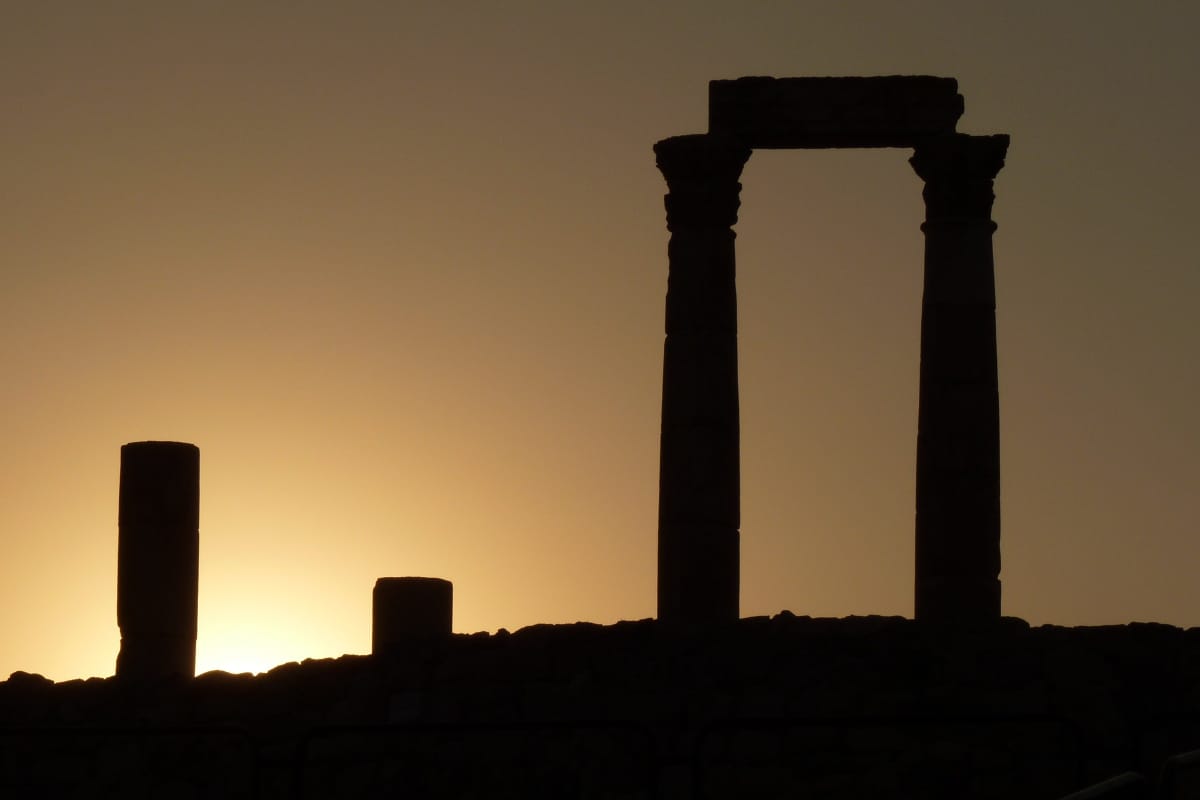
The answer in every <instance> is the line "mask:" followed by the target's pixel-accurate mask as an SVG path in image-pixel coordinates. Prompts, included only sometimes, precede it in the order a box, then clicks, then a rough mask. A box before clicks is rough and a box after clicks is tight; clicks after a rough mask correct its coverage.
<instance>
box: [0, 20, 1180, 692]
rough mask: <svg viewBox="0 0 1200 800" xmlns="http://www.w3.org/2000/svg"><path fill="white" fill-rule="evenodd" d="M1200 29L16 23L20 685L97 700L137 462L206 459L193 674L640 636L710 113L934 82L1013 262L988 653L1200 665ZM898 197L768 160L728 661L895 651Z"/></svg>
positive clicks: (901, 454) (911, 344)
mask: <svg viewBox="0 0 1200 800" xmlns="http://www.w3.org/2000/svg"><path fill="white" fill-rule="evenodd" d="M1197 30H1200V4H1196V3H1194V2H1186V1H1180V2H1168V1H1165V0H1164V2H1157V3H1152V4H1143V3H1134V2H1125V3H1112V2H1103V3H1102V2H1046V1H1045V0H1039V2H1003V3H975V2H961V1H960V0H956V1H955V2H938V3H932V2H908V3H895V2H890V1H886V2H872V3H863V2H836V3H835V2H824V3H817V2H744V0H743V1H742V2H690V3H684V2H645V0H638V2H624V1H623V0H621V1H617V2H613V1H611V0H610V2H604V3H588V4H584V3H575V2H521V1H519V0H505V1H504V2H474V3H461V2H451V1H445V2H436V3H434V2H430V3H413V2H403V0H395V1H394V2H382V1H380V2H356V1H353V0H351V1H344V2H336V3H335V2H332V0H328V1H327V2H283V1H282V0H280V1H279V2H262V1H260V0H246V1H243V2H199V1H198V0H197V2H190V1H188V0H176V1H172V2H161V0H157V1H156V2H136V3H135V2H120V1H119V0H115V1H114V2H104V3H101V2H93V1H92V0H76V1H74V2H70V1H67V0H63V1H62V2H58V1H56V0H46V2H8V3H5V4H4V6H3V10H2V13H0V96H2V97H3V107H4V116H3V125H2V126H0V147H2V152H0V276H2V278H3V291H2V293H0V364H2V365H3V370H4V373H3V381H2V382H0V387H2V388H0V420H2V422H0V426H3V427H2V431H0V433H2V437H3V442H4V446H3V448H2V449H0V537H3V538H2V541H3V544H4V550H3V554H2V556H0V679H3V678H4V677H6V676H7V675H8V674H9V673H10V672H12V671H14V670H18V669H20V670H26V671H31V672H40V673H42V674H44V675H47V676H48V677H50V678H53V679H55V680H65V679H69V678H75V677H86V676H93V675H96V676H106V675H111V674H112V672H113V665H114V659H115V657H116V654H117V647H118V629H117V623H116V555H117V480H118V467H119V450H120V446H121V445H122V444H123V443H125V442H130V441H138V440H144V439H169V440H179V441H187V442H193V443H195V444H196V445H198V446H199V447H200V451H201V520H200V525H201V529H200V541H201V544H200V553H201V564H200V599H199V607H200V618H199V640H198V653H197V662H198V663H197V670H198V671H200V672H203V671H205V670H208V669H214V668H223V669H228V670H231V671H241V670H255V671H257V670H262V669H267V668H269V667H271V666H273V665H275V664H277V663H280V662H284V661H290V660H299V659H303V658H307V657H314V658H321V657H329V656H338V655H341V654H343V653H365V652H369V650H370V596H371V587H372V585H373V583H374V581H375V579H376V578H377V577H380V576H388V575H424V576H433V577H442V578H447V579H449V580H451V581H453V582H454V592H455V596H454V600H455V608H454V614H455V621H454V627H455V630H456V631H461V632H471V631H479V630H496V629H498V628H501V627H504V628H508V629H510V630H513V629H516V628H519V627H522V626H525V625H530V624H533V623H538V622H573V621H576V620H588V621H593V622H600V623H611V622H615V621H617V620H620V619H639V618H644V617H649V616H653V615H654V613H655V572H656V568H655V558H656V513H657V480H658V425H659V403H660V396H661V395H660V392H661V369H662V340H663V297H664V292H665V290H666V275H667V260H666V245H667V232H666V229H665V219H664V213H663V205H662V196H663V193H664V192H665V183H664V181H663V179H662V176H661V175H660V174H659V172H658V171H657V170H656V169H655V166H654V155H653V153H652V151H651V147H652V146H653V144H654V142H655V141H656V140H658V139H661V138H664V137H667V136H672V135H676V134H683V133H697V132H702V131H704V130H705V129H706V127H707V89H708V81H709V80H711V79H714V78H736V77H739V76H742V75H776V76H799V75H885V74H930V75H943V76H950V77H955V78H957V79H958V81H959V90H960V92H961V93H962V94H963V95H964V96H965V98H966V109H967V110H966V113H965V115H964V116H963V118H962V120H961V122H960V124H959V130H961V131H965V132H968V133H1008V134H1011V136H1012V144H1011V146H1010V148H1009V153H1008V161H1007V166H1006V167H1005V168H1004V169H1003V170H1002V171H1001V172H1000V175H999V177H998V179H997V181H996V194H997V200H996V204H995V208H994V218H995V219H996V221H997V223H998V224H999V230H998V231H997V233H996V236H995V255H996V281H997V295H998V310H997V325H998V333H999V357H1000V400H1001V428H1002V456H1001V458H1002V466H1003V473H1002V474H1003V479H1002V509H1003V517H1002V529H1003V533H1002V553H1003V571H1002V574H1001V580H1002V581H1003V608H1004V613H1005V614H1009V615H1014V616H1020V617H1023V618H1025V619H1027V620H1029V621H1030V622H1031V623H1034V624H1043V623H1057V624H1064V625H1094V624H1109V623H1124V622H1128V621H1130V620H1154V621H1161V622H1168V623H1172V624H1175V625H1181V626H1195V625H1200V579H1198V575H1200V535H1198V534H1200V525H1198V523H1197V519H1198V512H1197V508H1196V506H1197V497H1198V496H1200V404H1198V402H1197V401H1198V398H1200V359H1198V355H1200V323H1198V321H1197V316H1196V311H1195V306H1196V304H1197V301H1198V300H1200V257H1198V256H1197V244H1196V236H1197V217H1198V214H1197V212H1198V211H1200V201H1197V187H1198V185H1200V106H1198V104H1197V98H1198V97H1200V55H1198V52H1200V51H1198V50H1197V48H1196V44H1195V36H1196V32H1197ZM909 155H910V153H909V151H905V150H855V151H822V152H818V151H777V152H765V151H759V152H756V153H755V154H754V155H753V156H752V158H751V159H750V162H749V163H748V165H747V167H746V169H745V171H744V173H743V178H742V183H743V186H744V188H743V191H742V210H741V221H740V222H739V223H738V226H737V229H736V230H737V232H738V240H737V244H738V272H739V274H738V281H739V286H738V289H739V311H740V316H741V323H740V329H741V337H740V348H741V350H740V352H741V398H742V509H743V514H742V564H743V566H742V591H741V605H742V614H743V616H751V615H757V614H773V613H776V612H778V611H779V610H781V609H785V608H786V609H791V610H792V611H793V612H795V613H797V614H809V615H813V616H844V615H850V614H870V613H878V614H900V615H906V616H911V614H912V610H913V601H912V580H913V502H914V501H913V497H914V464H915V447H916V418H917V417H916V411H917V363H918V362H917V358H918V337H919V316H920V293H921V259H922V248H923V240H922V235H921V233H920V230H919V225H920V223H921V220H922V218H923V214H924V209H923V205H922V202H921V181H920V179H919V178H917V176H916V175H915V174H914V173H913V172H912V170H911V168H910V167H909V165H908V163H907V159H908V157H909Z"/></svg>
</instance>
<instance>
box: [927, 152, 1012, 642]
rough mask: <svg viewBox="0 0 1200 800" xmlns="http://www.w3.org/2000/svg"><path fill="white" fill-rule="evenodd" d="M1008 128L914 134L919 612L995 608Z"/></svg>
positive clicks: (961, 616)
mask: <svg viewBox="0 0 1200 800" xmlns="http://www.w3.org/2000/svg"><path fill="white" fill-rule="evenodd" d="M1007 148H1008V137H1007V136H969V135H966V134H952V135H947V136H944V137H936V138H932V139H930V140H928V141H926V142H924V143H922V144H920V145H918V146H917V148H916V152H915V154H914V156H913V158H912V160H911V163H912V166H913V169H914V170H915V171H916V172H917V174H918V175H919V176H920V177H921V178H922V179H923V180H924V181H925V189H924V192H923V196H924V198H925V223H924V224H923V225H922V226H921V230H922V231H923V232H924V233H925V289H924V296H923V299H922V303H921V378H920V409H919V412H918V422H917V426H918V432H917V498H916V617H917V618H918V619H924V620H934V621H946V622H977V621H986V620H989V619H995V618H997V617H999V616H1000V580H999V575H1000V403H999V393H998V384H997V365H996V313H995V310H996V290H995V276H994V268H993V261H992V232H993V231H994V230H995V229H996V225H995V223H994V222H992V219H991V209H992V200H993V198H994V195H993V193H992V181H993V179H994V178H995V176H996V174H997V173H998V172H999V170H1000V168H1001V167H1003V166H1004V156H1005V152H1006V150H1007Z"/></svg>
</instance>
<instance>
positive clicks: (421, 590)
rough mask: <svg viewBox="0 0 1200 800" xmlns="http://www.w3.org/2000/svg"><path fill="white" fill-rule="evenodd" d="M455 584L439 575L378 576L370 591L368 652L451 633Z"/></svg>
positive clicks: (378, 652)
mask: <svg viewBox="0 0 1200 800" xmlns="http://www.w3.org/2000/svg"><path fill="white" fill-rule="evenodd" d="M453 606H454V585H453V584H452V583H450V581H447V580H443V579H441V578H380V579H379V580H377V581H375V590H374V591H373V592H372V593H371V653H372V654H373V655H386V654H388V653H392V652H395V651H396V650H397V649H399V648H402V647H403V646H404V645H405V644H406V643H409V642H412V641H413V640H425V641H429V640H433V639H440V638H444V637H447V636H449V635H450V632H451V630H452V624H453Z"/></svg>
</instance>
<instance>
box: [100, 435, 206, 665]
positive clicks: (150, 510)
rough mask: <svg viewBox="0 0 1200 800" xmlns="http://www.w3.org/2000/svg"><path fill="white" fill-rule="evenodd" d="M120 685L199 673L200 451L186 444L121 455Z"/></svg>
mask: <svg viewBox="0 0 1200 800" xmlns="http://www.w3.org/2000/svg"><path fill="white" fill-rule="evenodd" d="M118 505H119V508H118V514H117V518H118V521H117V525H118V544H117V624H118V625H119V626H120V628H121V651H120V653H119V655H118V656H117V677H118V678H128V679H136V680H151V679H161V678H170V677H188V678H190V677H192V676H193V675H195V673H196V595H197V591H198V584H199V564H200V449H199V448H197V447H196V446H195V445H192V444H186V443H183V442H133V443H131V444H126V445H124V446H123V447H122V448H121V488H120V498H119V502H118Z"/></svg>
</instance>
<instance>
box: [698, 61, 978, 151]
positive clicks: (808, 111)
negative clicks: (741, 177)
mask: <svg viewBox="0 0 1200 800" xmlns="http://www.w3.org/2000/svg"><path fill="white" fill-rule="evenodd" d="M962 113H963V98H962V95H960V94H959V93H958V81H956V80H955V79H954V78H938V77H933V76H929V75H886V76H880V77H849V78H771V77H749V78H738V79H736V80H717V81H710V82H709V84H708V130H709V132H710V133H715V134H722V135H726V136H730V137H732V138H734V139H736V140H738V141H739V142H741V143H742V144H743V145H745V146H746V147H751V148H767V149H770V148H829V147H913V146H915V145H916V144H917V142H919V141H920V140H922V139H924V138H926V137H929V136H937V135H943V134H947V133H953V132H954V129H955V125H956V124H957V123H958V118H959V117H961V116H962Z"/></svg>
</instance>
